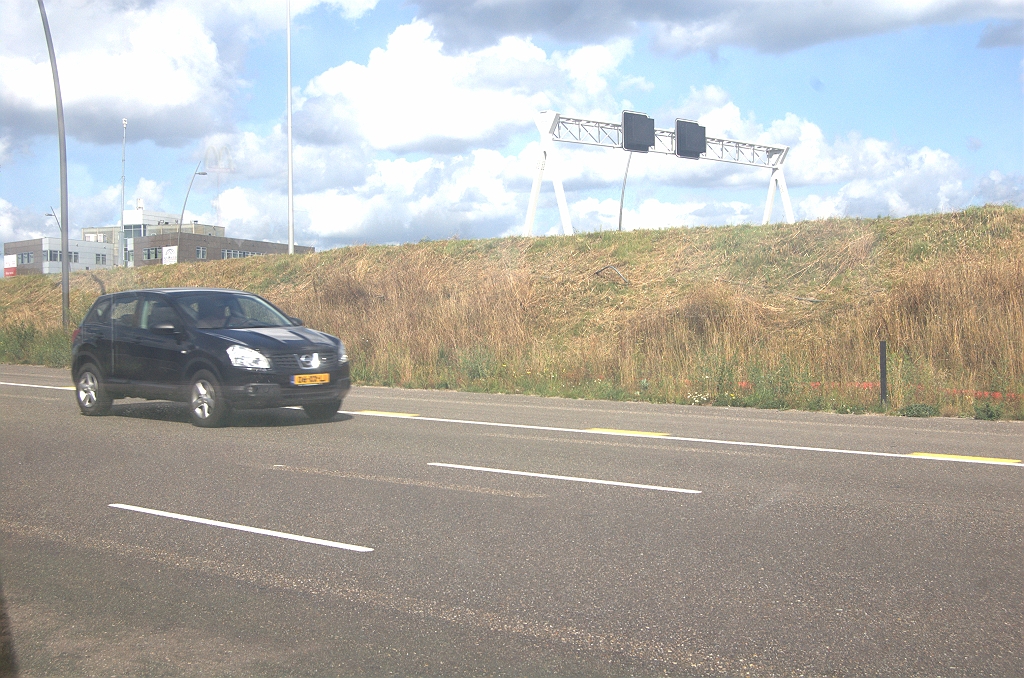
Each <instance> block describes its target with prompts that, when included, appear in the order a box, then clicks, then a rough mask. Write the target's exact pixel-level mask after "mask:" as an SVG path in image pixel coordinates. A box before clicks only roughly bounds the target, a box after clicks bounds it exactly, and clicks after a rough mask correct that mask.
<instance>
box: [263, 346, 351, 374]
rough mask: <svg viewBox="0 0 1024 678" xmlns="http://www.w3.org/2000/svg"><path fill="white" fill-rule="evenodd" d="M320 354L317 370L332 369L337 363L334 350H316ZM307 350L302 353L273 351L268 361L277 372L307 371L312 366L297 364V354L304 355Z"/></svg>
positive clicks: (336, 355)
mask: <svg viewBox="0 0 1024 678" xmlns="http://www.w3.org/2000/svg"><path fill="white" fill-rule="evenodd" d="M316 352H317V353H319V354H320V367H318V368H316V369H318V370H330V369H334V368H335V367H337V365H338V354H337V352H335V351H316ZM306 353H307V351H303V352H302V353H273V354H271V355H270V362H271V364H272V365H273V368H274V369H275V370H277V371H278V372H302V371H308V370H311V369H313V368H306V367H302V366H301V365H300V364H299V356H300V355H305V354H306ZM308 353H313V351H308Z"/></svg>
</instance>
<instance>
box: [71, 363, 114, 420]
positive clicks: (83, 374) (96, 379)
mask: <svg viewBox="0 0 1024 678" xmlns="http://www.w3.org/2000/svg"><path fill="white" fill-rule="evenodd" d="M75 395H76V396H77V397H76V398H75V399H76V400H77V401H78V409H80V410H81V411H82V414H84V415H86V416H88V417H93V416H100V415H103V414H106V413H108V412H110V405H111V403H113V402H114V401H113V398H111V397H110V394H108V393H107V389H106V387H105V386H104V385H103V378H102V377H101V376H100V370H99V368H98V367H96V366H95V365H93V364H92V363H86V364H85V365H83V366H82V368H81V369H80V370H78V379H76V380H75Z"/></svg>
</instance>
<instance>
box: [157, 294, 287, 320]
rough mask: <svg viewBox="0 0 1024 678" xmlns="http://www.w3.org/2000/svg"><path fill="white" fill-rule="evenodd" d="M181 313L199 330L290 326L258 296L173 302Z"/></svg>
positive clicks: (202, 297)
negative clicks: (179, 308)
mask: <svg viewBox="0 0 1024 678" xmlns="http://www.w3.org/2000/svg"><path fill="white" fill-rule="evenodd" d="M176 301H177V302H178V305H179V306H180V307H181V310H182V311H184V313H185V314H186V315H187V316H188V317H189V318H190V319H191V320H192V321H193V322H194V323H195V324H196V327H198V328H201V329H220V328H228V327H290V326H291V325H292V324H293V323H292V321H291V320H290V319H288V317H286V316H285V315H283V314H282V313H281V312H280V311H278V310H277V309H276V308H274V307H273V306H271V305H270V304H268V303H267V302H265V301H263V300H262V299H260V298H259V297H256V296H252V295H249V294H231V293H230V292H207V293H203V294H195V295H186V296H181V297H178V298H177V299H176Z"/></svg>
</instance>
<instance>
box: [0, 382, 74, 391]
mask: <svg viewBox="0 0 1024 678" xmlns="http://www.w3.org/2000/svg"><path fill="white" fill-rule="evenodd" d="M0 386H24V387H25V388H49V389H53V390H54V391H74V390H75V387H74V386H43V385H41V384H16V383H14V382H13V381H0Z"/></svg>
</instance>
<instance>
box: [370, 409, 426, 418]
mask: <svg viewBox="0 0 1024 678" xmlns="http://www.w3.org/2000/svg"><path fill="white" fill-rule="evenodd" d="M359 414H370V415H375V416H378V417H418V416H420V415H418V414H409V413H408V412H383V411H381V410H359Z"/></svg>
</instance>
